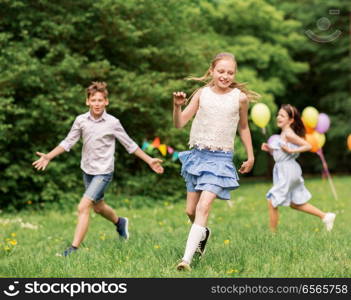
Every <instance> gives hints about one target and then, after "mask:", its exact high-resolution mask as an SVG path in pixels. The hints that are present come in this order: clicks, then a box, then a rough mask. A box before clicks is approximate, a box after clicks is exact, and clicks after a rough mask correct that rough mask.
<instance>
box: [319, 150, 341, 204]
mask: <svg viewBox="0 0 351 300" xmlns="http://www.w3.org/2000/svg"><path fill="white" fill-rule="evenodd" d="M316 153H317V154H318V156H319V158H320V159H321V161H322V166H323V169H324V172H325V174H326V175H327V177H328V182H329V185H330V188H331V190H332V192H333V196H334V198H335V200H338V195H337V193H336V190H335V186H334V183H333V179H332V177H331V175H330V173H329V170H328V165H327V162H326V160H325V158H324V154H323V151H322V149H319V150H318V151H317V152H316Z"/></svg>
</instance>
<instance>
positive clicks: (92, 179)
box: [83, 172, 113, 203]
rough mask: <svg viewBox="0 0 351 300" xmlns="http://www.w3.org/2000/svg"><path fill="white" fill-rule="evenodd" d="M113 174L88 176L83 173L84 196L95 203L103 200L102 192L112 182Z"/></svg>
mask: <svg viewBox="0 0 351 300" xmlns="http://www.w3.org/2000/svg"><path fill="white" fill-rule="evenodd" d="M112 177H113V172H112V173H109V174H99V175H89V174H86V173H85V172H83V181H84V185H85V192H84V196H85V197H87V198H89V199H90V200H92V201H94V202H95V203H97V202H99V201H100V200H102V199H104V192H105V190H106V189H107V187H108V185H109V183H110V182H111V181H112Z"/></svg>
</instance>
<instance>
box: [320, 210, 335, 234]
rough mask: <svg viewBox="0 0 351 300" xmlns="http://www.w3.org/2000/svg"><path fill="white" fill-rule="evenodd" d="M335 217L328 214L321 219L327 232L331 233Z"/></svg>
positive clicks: (332, 214)
mask: <svg viewBox="0 0 351 300" xmlns="http://www.w3.org/2000/svg"><path fill="white" fill-rule="evenodd" d="M335 217H336V214H334V213H330V212H328V213H326V215H325V217H324V218H323V220H322V221H323V223H324V224H325V227H326V229H327V231H331V230H332V229H333V226H334V220H335Z"/></svg>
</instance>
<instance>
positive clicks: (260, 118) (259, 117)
mask: <svg viewBox="0 0 351 300" xmlns="http://www.w3.org/2000/svg"><path fill="white" fill-rule="evenodd" d="M251 118H252V121H253V122H254V123H255V124H256V125H257V126H258V127H261V128H264V127H266V126H267V124H268V122H269V120H270V118H271V112H270V111H269V108H268V106H267V105H266V104H264V103H257V104H255V105H254V106H253V107H252V109H251Z"/></svg>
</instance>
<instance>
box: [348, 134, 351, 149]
mask: <svg viewBox="0 0 351 300" xmlns="http://www.w3.org/2000/svg"><path fill="white" fill-rule="evenodd" d="M347 147H348V148H349V150H350V151H351V134H349V136H348V137H347Z"/></svg>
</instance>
